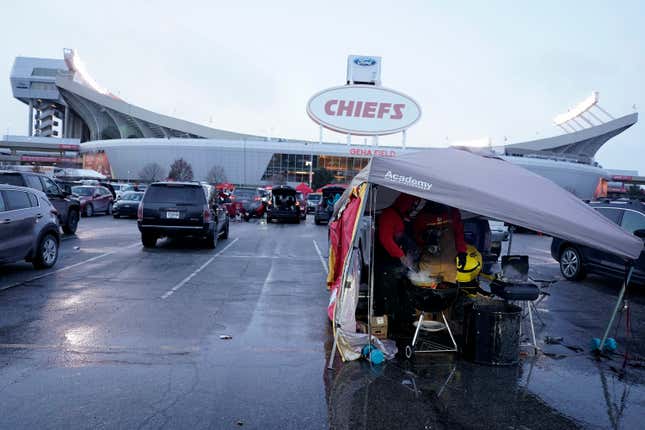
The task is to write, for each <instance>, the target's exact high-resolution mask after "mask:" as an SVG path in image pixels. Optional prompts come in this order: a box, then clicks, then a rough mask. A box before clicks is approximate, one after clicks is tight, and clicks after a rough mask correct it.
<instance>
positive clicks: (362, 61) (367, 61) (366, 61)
mask: <svg viewBox="0 0 645 430" xmlns="http://www.w3.org/2000/svg"><path fill="white" fill-rule="evenodd" d="M354 64H356V65H357V66H373V65H374V64H376V60H375V59H373V58H371V57H357V58H354Z"/></svg>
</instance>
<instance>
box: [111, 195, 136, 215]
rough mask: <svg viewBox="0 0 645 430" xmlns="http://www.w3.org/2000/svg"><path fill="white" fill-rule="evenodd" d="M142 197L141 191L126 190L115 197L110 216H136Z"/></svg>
mask: <svg viewBox="0 0 645 430" xmlns="http://www.w3.org/2000/svg"><path fill="white" fill-rule="evenodd" d="M142 198H143V192H140V191H128V192H126V193H123V194H121V197H119V198H117V200H116V202H114V205H113V206H112V216H114V218H121V217H122V216H125V217H128V218H136V217H137V210H138V209H139V203H140V202H141V199H142Z"/></svg>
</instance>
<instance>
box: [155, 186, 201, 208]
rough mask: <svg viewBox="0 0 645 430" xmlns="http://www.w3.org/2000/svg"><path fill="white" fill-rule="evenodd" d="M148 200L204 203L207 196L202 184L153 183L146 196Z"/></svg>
mask: <svg viewBox="0 0 645 430" xmlns="http://www.w3.org/2000/svg"><path fill="white" fill-rule="evenodd" d="M145 201H146V202H157V203H174V204H186V203H189V204H204V203H206V197H205V195H204V189H203V188H202V187H201V186H190V185H189V186H187V185H172V184H169V185H153V186H151V187H150V189H149V190H148V192H147V193H146V197H145Z"/></svg>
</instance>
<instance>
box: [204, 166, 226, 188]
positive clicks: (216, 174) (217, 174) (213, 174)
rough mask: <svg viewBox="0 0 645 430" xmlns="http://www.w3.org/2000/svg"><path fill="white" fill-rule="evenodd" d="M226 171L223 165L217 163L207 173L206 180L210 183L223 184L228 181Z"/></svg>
mask: <svg viewBox="0 0 645 430" xmlns="http://www.w3.org/2000/svg"><path fill="white" fill-rule="evenodd" d="M227 180H228V179H227V178H226V172H225V171H224V168H223V167H222V166H218V165H215V166H213V167H211V168H210V170H209V171H208V174H207V175H206V181H207V182H208V183H209V184H221V183H223V182H226V181H227Z"/></svg>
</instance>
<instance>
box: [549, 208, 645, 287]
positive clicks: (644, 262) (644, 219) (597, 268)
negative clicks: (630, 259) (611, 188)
mask: <svg viewBox="0 0 645 430" xmlns="http://www.w3.org/2000/svg"><path fill="white" fill-rule="evenodd" d="M590 206H591V207H592V208H594V209H596V210H597V211H598V212H600V213H601V214H602V215H604V216H605V217H607V218H609V219H610V220H612V221H613V222H615V223H616V224H618V225H619V226H621V227H622V228H624V229H625V230H627V231H628V232H630V233H632V234H634V235H636V236H638V237H640V238H645V205H644V204H643V203H641V202H640V201H628V200H614V201H609V200H607V201H604V202H591V203H590ZM551 255H552V256H553V258H555V259H556V260H557V261H558V262H559V263H560V272H562V276H564V277H565V278H566V279H568V280H572V281H576V280H581V279H583V278H584V277H585V275H586V274H587V273H598V274H603V275H608V276H610V277H615V278H622V277H623V276H624V274H625V262H624V260H623V259H622V258H621V257H618V256H616V255H613V254H609V253H607V252H604V251H598V250H597V249H593V248H589V247H588V246H582V245H578V244H575V243H571V242H567V241H565V240H562V239H557V238H553V241H552V242H551ZM632 279H633V281H634V282H635V283H639V284H645V250H643V251H642V252H641V255H640V257H639V258H638V260H636V261H635V262H634V274H633V277H632Z"/></svg>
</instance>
